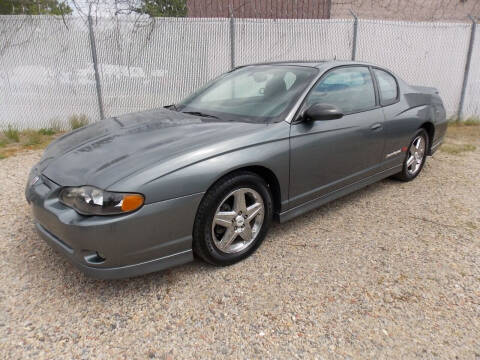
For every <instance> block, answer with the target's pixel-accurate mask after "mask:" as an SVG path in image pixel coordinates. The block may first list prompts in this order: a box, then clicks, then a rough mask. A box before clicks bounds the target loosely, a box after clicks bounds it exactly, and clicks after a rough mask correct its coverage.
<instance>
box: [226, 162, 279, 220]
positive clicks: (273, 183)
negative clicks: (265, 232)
mask: <svg viewBox="0 0 480 360" xmlns="http://www.w3.org/2000/svg"><path fill="white" fill-rule="evenodd" d="M237 171H250V172H252V173H255V174H257V175H258V176H260V177H261V178H262V179H263V180H265V182H266V183H267V185H268V187H269V188H270V191H271V192H272V198H273V199H272V200H273V210H274V213H279V212H280V210H281V204H282V196H281V192H280V183H279V182H278V179H277V176H276V175H275V174H274V173H273V171H272V170H270V169H268V168H266V167H263V166H258V165H256V166H246V167H242V168H238V169H235V170H233V171H231V172H229V173H227V174H225V175H224V176H226V175H229V174H231V173H235V172H237ZM222 177H223V176H222Z"/></svg>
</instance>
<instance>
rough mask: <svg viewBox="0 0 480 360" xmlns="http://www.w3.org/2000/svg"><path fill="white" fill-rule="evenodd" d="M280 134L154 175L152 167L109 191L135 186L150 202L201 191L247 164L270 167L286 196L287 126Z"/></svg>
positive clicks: (115, 185) (284, 196) (287, 171)
mask: <svg viewBox="0 0 480 360" xmlns="http://www.w3.org/2000/svg"><path fill="white" fill-rule="evenodd" d="M284 124H285V126H284V127H282V128H283V129H284V131H283V132H284V134H283V136H280V137H277V138H276V139H274V140H270V141H267V142H264V143H260V144H255V145H252V146H247V147H243V148H240V149H235V150H232V151H228V152H224V153H222V154H217V155H214V156H212V157H209V158H207V159H204V160H201V161H198V162H196V163H193V164H189V165H187V166H185V167H182V168H179V169H177V170H174V171H172V172H170V173H167V174H163V175H160V176H157V177H152V176H151V175H150V174H151V173H152V172H153V173H154V172H155V169H148V170H146V171H145V172H143V173H139V174H135V175H134V176H132V177H129V178H127V179H124V180H122V181H119V182H118V183H116V184H114V185H113V186H112V187H110V188H109V190H110V191H123V190H122V189H136V191H138V192H140V193H142V194H144V195H145V200H146V203H154V202H158V201H164V200H168V199H173V198H177V197H182V196H187V195H191V194H196V193H202V192H205V191H207V190H208V188H209V187H210V186H211V185H212V184H213V183H215V181H217V180H218V179H219V178H221V177H222V176H224V175H225V174H227V173H230V172H232V171H234V170H237V169H241V168H244V167H249V166H262V167H265V168H267V169H269V170H271V171H272V172H273V173H274V174H275V176H276V177H277V180H278V182H279V184H280V193H281V201H282V203H284V202H285V201H287V199H288V181H289V166H290V165H289V138H288V135H289V127H290V125H289V124H287V123H284Z"/></svg>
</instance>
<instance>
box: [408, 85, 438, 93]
mask: <svg viewBox="0 0 480 360" xmlns="http://www.w3.org/2000/svg"><path fill="white" fill-rule="evenodd" d="M411 88H412V89H414V90H417V91H418V92H421V93H424V94H436V95H438V90H437V89H436V88H434V87H428V86H411Z"/></svg>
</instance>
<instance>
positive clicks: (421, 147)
mask: <svg viewBox="0 0 480 360" xmlns="http://www.w3.org/2000/svg"><path fill="white" fill-rule="evenodd" d="M428 145H429V138H428V134H427V132H426V131H425V130H424V129H420V130H418V131H417V132H416V133H415V135H414V136H413V139H412V141H411V142H410V146H409V147H408V150H407V153H406V156H405V160H404V162H403V168H402V171H401V172H399V173H398V174H396V175H394V177H395V178H396V179H399V180H402V181H411V180H413V179H415V178H416V177H417V176H418V174H420V171H422V169H423V166H424V165H425V160H426V158H427V149H428Z"/></svg>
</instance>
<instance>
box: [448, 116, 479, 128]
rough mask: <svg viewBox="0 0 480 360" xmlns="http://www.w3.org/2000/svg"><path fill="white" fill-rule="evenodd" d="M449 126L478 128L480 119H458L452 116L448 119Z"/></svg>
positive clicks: (470, 117)
mask: <svg viewBox="0 0 480 360" xmlns="http://www.w3.org/2000/svg"><path fill="white" fill-rule="evenodd" d="M448 125H449V126H478V125H480V117H478V116H469V117H467V118H458V117H456V116H452V117H450V118H449V119H448Z"/></svg>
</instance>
